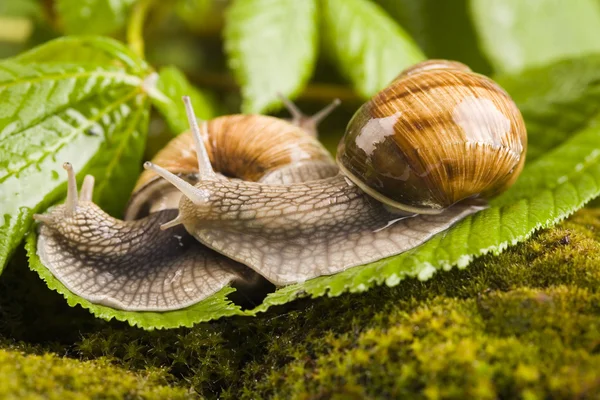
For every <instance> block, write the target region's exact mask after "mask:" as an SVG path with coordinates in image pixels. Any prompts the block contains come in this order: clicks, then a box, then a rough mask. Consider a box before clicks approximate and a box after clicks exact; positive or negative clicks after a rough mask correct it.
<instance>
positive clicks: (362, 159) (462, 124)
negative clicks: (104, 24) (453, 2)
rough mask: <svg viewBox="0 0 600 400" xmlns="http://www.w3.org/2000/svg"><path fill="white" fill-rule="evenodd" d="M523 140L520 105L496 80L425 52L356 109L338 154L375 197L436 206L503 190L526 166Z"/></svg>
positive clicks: (407, 205) (400, 204) (416, 208)
mask: <svg viewBox="0 0 600 400" xmlns="http://www.w3.org/2000/svg"><path fill="white" fill-rule="evenodd" d="M526 148H527V134H526V129H525V123H524V121H523V118H522V116H521V113H520V112H519V109H518V108H517V106H516V105H515V103H514V102H513V100H512V99H511V98H510V96H509V95H508V94H507V93H506V92H505V91H504V90H503V89H502V88H501V87H500V86H499V85H498V84H496V83H495V82H494V81H492V80H491V79H489V78H487V77H485V76H483V75H479V74H476V73H474V72H472V71H471V70H470V69H469V68H468V67H467V66H465V65H463V64H460V63H457V62H453V61H450V62H448V61H443V60H430V61H426V62H424V63H420V64H417V65H416V66H413V67H411V68H409V69H408V70H406V71H404V72H403V73H402V74H400V75H399V76H398V78H396V79H395V80H394V81H393V82H392V83H391V84H390V85H389V86H388V87H387V88H385V89H384V90H382V91H381V92H379V93H378V94H376V95H375V96H374V97H373V98H371V100H370V101H368V102H367V103H365V104H364V105H363V106H362V107H361V108H360V109H359V110H358V111H357V112H356V114H355V115H354V117H353V118H352V120H351V121H350V123H349V124H348V127H347V129H346V134H345V136H344V138H343V139H342V141H341V142H340V144H339V147H338V155H337V161H338V164H339V166H340V168H341V169H342V171H343V172H344V173H345V174H346V175H347V176H348V177H349V178H350V179H351V180H352V181H353V182H354V183H356V184H357V185H358V186H359V187H361V188H362V189H363V190H365V191H366V192H367V193H368V194H370V195H372V196H373V197H375V198H377V199H378V200H380V201H383V202H385V203H386V204H388V205H391V206H393V207H395V208H399V209H401V210H404V211H408V212H416V213H422V214H435V213H439V212H441V211H443V210H444V209H446V208H447V207H449V206H451V205H452V204H455V203H457V202H459V201H461V200H463V199H466V198H471V197H477V196H480V197H484V198H489V197H492V196H494V195H497V194H499V193H500V192H503V191H504V190H506V189H507V188H508V187H510V186H511V185H512V184H513V183H514V181H515V180H516V179H517V177H518V175H519V173H520V172H521V170H522V168H523V164H524V162H525V152H526Z"/></svg>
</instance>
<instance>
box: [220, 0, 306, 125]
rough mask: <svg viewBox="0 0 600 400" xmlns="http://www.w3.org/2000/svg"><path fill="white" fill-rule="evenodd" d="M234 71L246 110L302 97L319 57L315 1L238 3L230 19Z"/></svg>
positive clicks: (229, 43) (241, 0)
mask: <svg viewBox="0 0 600 400" xmlns="http://www.w3.org/2000/svg"><path fill="white" fill-rule="evenodd" d="M224 38H225V50H226V52H227V57H228V63H229V67H230V68H231V70H232V71H233V74H234V76H235V78H236V81H237V82H238V84H239V85H240V86H241V88H242V97H243V103H242V111H243V112H246V113H259V112H264V111H266V110H270V109H273V108H274V107H275V106H277V105H279V104H281V100H280V99H279V97H278V96H277V93H282V94H284V95H285V96H287V97H293V96H294V95H296V94H298V92H300V91H301V90H302V88H303V87H304V85H305V84H306V82H307V81H308V79H309V78H310V75H311V74H312V71H313V68H314V64H315V59H316V53H317V44H318V40H317V4H316V0H302V1H297V0H237V1H234V2H233V4H232V5H231V6H230V8H229V9H228V11H227V13H226V16H225V31H224Z"/></svg>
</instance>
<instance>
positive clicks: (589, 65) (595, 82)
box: [496, 55, 600, 161]
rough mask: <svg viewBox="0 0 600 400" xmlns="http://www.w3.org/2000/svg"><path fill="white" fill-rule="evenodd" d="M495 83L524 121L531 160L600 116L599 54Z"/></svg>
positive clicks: (533, 70)
mask: <svg viewBox="0 0 600 400" xmlns="http://www.w3.org/2000/svg"><path fill="white" fill-rule="evenodd" d="M496 81H497V82H498V83H499V84H500V85H501V86H502V87H503V88H504V89H506V90H507V91H508V93H510V95H511V97H512V98H513V100H515V102H516V103H517V105H518V107H519V109H520V110H521V113H522V114H523V117H524V118H525V121H526V123H527V135H528V138H529V146H528V149H527V159H528V160H529V161H533V160H535V159H537V158H538V157H540V156H542V155H544V154H545V153H546V152H547V151H548V150H550V149H552V148H554V147H556V146H557V145H559V144H560V143H562V142H563V141H564V140H565V139H566V138H567V137H568V136H570V135H571V134H572V133H574V132H576V131H578V130H581V129H582V128H583V127H585V125H587V124H588V123H589V120H590V118H592V117H593V116H594V115H596V114H598V113H600V55H594V56H587V57H581V58H576V59H570V60H564V61H560V62H557V63H554V64H552V65H549V66H547V67H539V68H532V69H529V70H527V71H524V72H523V73H519V74H510V75H501V76H498V77H496Z"/></svg>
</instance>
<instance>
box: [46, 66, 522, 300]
mask: <svg viewBox="0 0 600 400" xmlns="http://www.w3.org/2000/svg"><path fill="white" fill-rule="evenodd" d="M186 110H187V112H188V118H189V120H190V126H191V127H192V129H191V134H189V135H186V136H183V135H182V136H180V137H178V138H177V139H175V142H173V143H172V144H171V145H170V146H172V147H169V149H168V150H164V151H163V152H160V153H159V154H158V155H157V157H156V158H155V160H154V161H153V162H147V163H145V164H144V167H145V168H146V170H147V171H146V172H145V173H144V174H142V176H141V177H140V181H139V182H138V185H137V187H136V192H137V193H145V195H147V196H146V199H148V198H149V199H151V200H150V201H148V200H139V199H136V197H135V195H134V197H133V199H132V202H131V203H130V207H133V208H132V210H133V211H130V212H129V215H128V218H130V219H134V218H139V217H140V216H141V215H144V214H149V215H148V216H146V217H144V218H142V219H141V220H132V221H124V222H123V221H117V220H115V221H112V222H111V223H112V224H114V225H115V226H127V227H131V226H135V227H136V229H137V230H138V231H143V233H144V234H143V235H141V234H139V235H137V236H136V234H134V235H129V236H127V237H125V236H123V237H121V238H120V239H119V240H113V239H112V238H114V237H115V236H118V235H117V234H116V233H111V234H106V231H107V229H106V228H103V222H97V223H95V225H94V224H92V225H94V228H90V221H102V218H100V217H96V216H97V215H100V213H101V211H99V209H98V208H97V207H95V206H93V205H92V204H93V203H91V202H89V199H88V198H89V195H88V193H90V192H91V189H90V188H89V187H86V185H85V183H84V188H83V190H82V192H83V193H86V195H85V199H83V200H82V201H80V204H79V205H78V204H77V202H76V201H74V200H72V199H73V198H75V199H76V195H74V194H73V193H76V188H75V187H74V185H75V184H74V174H73V173H72V171H71V172H70V176H69V181H70V185H69V194H68V199H67V202H66V203H65V205H62V206H58V207H57V208H56V209H55V210H53V211H51V212H50V213H49V214H46V215H42V216H37V217H36V218H37V219H39V220H41V221H42V222H43V224H42V227H41V230H40V239H39V242H38V253H39V254H40V256H41V258H42V261H43V262H44V264H45V265H46V266H47V267H48V268H49V269H50V270H51V271H52V272H53V273H54V274H55V275H57V276H58V275H61V274H62V276H63V279H61V278H60V276H59V279H61V280H68V279H71V278H69V273H71V274H72V275H73V276H75V277H76V278H72V280H77V279H79V280H80V281H81V282H83V284H79V287H80V288H79V289H78V291H76V290H74V291H75V292H76V294H79V295H81V296H82V297H86V298H92V300H96V301H98V300H97V298H101V300H100V301H101V302H102V301H103V302H104V304H108V305H111V306H113V307H116V308H123V309H128V310H156V311H160V310H168V309H176V308H182V307H185V306H187V305H190V304H193V303H194V302H198V301H200V300H201V299H203V298H206V297H207V296H209V295H210V294H212V293H214V292H215V291H217V290H219V289H220V288H222V287H223V286H225V285H227V284H229V283H230V282H235V281H238V282H240V281H241V282H243V284H245V285H248V286H250V287H252V285H254V284H255V282H256V281H257V280H260V279H264V278H266V279H267V280H268V281H270V282H272V283H274V284H275V285H285V284H290V283H297V282H302V281H304V280H307V279H311V278H314V277H317V276H320V275H328V274H333V273H336V272H339V271H342V270H344V269H347V268H350V267H353V266H356V265H361V264H365V263H368V262H372V261H376V260H380V259H382V258H385V257H389V256H392V255H394V254H398V253H401V252H403V251H406V250H408V249H410V248H413V247H415V246H418V245H419V244H421V243H423V242H424V241H426V240H428V239H429V238H430V237H431V236H433V235H434V234H436V233H438V232H440V231H442V230H445V229H447V228H448V227H450V226H451V225H453V224H454V223H455V222H457V221H459V220H460V219H462V218H464V217H465V216H467V215H469V214H472V213H474V212H476V211H478V210H480V209H482V205H481V202H474V201H473V200H472V199H473V198H475V197H479V198H486V197H488V196H493V195H495V194H497V193H499V192H501V191H503V190H506V188H507V187H508V186H510V184H512V182H514V180H515V179H516V177H517V176H518V174H519V172H520V170H521V169H522V166H523V162H524V154H525V149H526V136H525V128H524V124H523V122H522V118H521V116H520V113H519V111H518V109H517V108H516V106H515V105H514V103H513V102H512V100H511V99H510V97H508V95H506V93H504V91H503V90H502V89H501V88H499V87H498V86H497V85H496V84H495V83H493V82H492V81H491V80H489V79H488V78H485V77H482V76H479V75H477V74H474V73H472V72H470V71H469V70H468V67H466V66H464V65H462V64H460V63H456V62H445V61H443V60H435V61H429V62H425V63H421V64H420V65H417V66H414V67H411V68H410V69H408V70H407V71H404V72H403V73H402V74H401V75H399V77H398V78H396V79H395V80H394V81H393V82H392V83H391V84H390V86H389V87H388V88H385V89H384V90H383V91H382V92H380V93H379V94H377V95H376V96H374V98H373V99H371V100H370V101H369V102H367V103H366V104H365V105H363V106H362V107H361V108H360V109H359V111H358V112H357V113H356V115H355V116H354V118H353V119H352V120H351V121H350V123H349V125H348V128H347V130H346V134H345V136H344V138H343V139H342V141H341V143H340V146H339V148H338V156H337V162H338V165H339V167H340V170H341V173H338V169H337V167H336V166H335V164H334V163H333V160H332V159H331V157H330V156H329V155H328V154H327V153H326V152H325V151H324V150H323V149H322V147H320V145H319V144H318V142H315V141H314V137H313V136H314V135H311V133H310V130H309V132H303V133H297V134H296V133H293V134H289V132H288V134H286V135H284V136H285V140H284V139H283V138H280V139H278V141H277V143H283V144H282V145H281V146H279V147H278V146H276V144H277V143H275V142H274V140H273V138H274V137H275V138H276V137H278V135H281V134H282V132H284V131H285V130H286V129H288V128H289V127H284V126H283V125H281V126H280V125H277V124H280V122H279V120H276V121H275V119H273V118H270V117H260V118H259V117H258V116H235V119H234V118H233V117H231V116H230V117H222V118H223V119H222V120H220V119H219V118H217V119H215V120H213V121H211V122H209V123H208V124H203V127H204V129H203V132H202V131H201V130H200V128H199V127H198V125H197V121H196V119H195V117H194V116H193V110H191V106H190V104H189V100H188V101H187V103H186ZM252 118H256V120H253V119H252ZM263 122H264V123H265V125H261V124H262V123H263ZM240 126H252V127H253V128H252V129H250V128H249V129H248V130H247V131H246V132H254V133H253V135H254V134H255V135H257V136H256V137H255V138H258V137H261V138H262V139H260V140H258V139H249V137H244V135H241V136H235V135H234V136H230V135H231V133H232V132H241V131H242V130H243V129H241V128H240ZM257 132H258V133H257ZM261 135H262V136H261ZM287 139H289V141H287V142H286V140H287ZM192 143H193V148H194V149H195V151H194V150H192V149H190V145H191V144H192ZM272 143H273V144H272ZM215 144H216V145H215ZM190 154H193V155H194V158H195V160H194V161H193V162H189V161H185V160H184V161H182V160H181V158H182V157H183V156H189V155H190ZM468 157H471V158H472V160H471V159H467V158H468ZM277 160H279V161H281V162H276V161H277ZM185 162H187V163H188V164H189V165H187V166H186V167H185V168H181V169H178V168H180V166H181V165H182V163H185ZM428 163H429V164H428ZM494 168H501V169H502V170H501V171H497V170H494ZM157 176H160V177H161V178H163V179H164V180H160V179H158V177H157ZM165 182H168V185H170V186H165ZM388 183H389V187H388ZM436 185H437V186H436ZM88 186H89V184H88ZM167 187H168V188H169V189H168V190H167V192H168V193H169V194H168V195H164V194H161V193H165V189H166V188H167ZM157 188H158V190H157ZM69 199H71V201H70V200H69ZM81 203H85V204H81ZM73 204H75V205H73ZM88 206H89V207H88ZM88 208H89V210H88ZM175 208H176V210H175ZM88 214H89V215H88ZM174 215H176V217H175V218H174V219H172V220H170V221H168V222H166V221H167V216H168V217H172V216H174ZM65 216H66V218H65ZM73 216H78V217H77V218H74V217H73ZM140 221H145V222H140ZM159 223H160V224H162V225H161V229H163V231H162V233H160V234H159V233H158V227H157V224H159ZM59 225H62V227H59ZM184 228H185V229H184ZM103 229H104V230H103ZM123 229H124V228H123ZM78 232H83V233H84V234H82V235H79V236H77V238H74V237H71V236H69V235H73V234H75V235H77V233H78ZM102 232H104V233H102ZM136 232H137V231H136ZM163 234H166V235H167V236H166V237H162V236H160V235H163ZM103 235H104V236H103ZM169 235H170V236H169ZM86 236H87V238H86ZM91 236H94V238H91ZM177 237H182V238H184V240H185V243H184V244H183V245H180V246H179V247H182V248H185V249H188V248H189V249H191V250H189V252H181V251H180V253H177V252H176V251H175V250H173V249H174V246H175V244H176V243H180V242H181V240H180V239H177ZM190 237H193V238H194V239H195V240H193V239H189V238H190ZM98 238H101V239H98ZM169 238H170V239H169ZM173 238H175V239H177V240H180V241H179V242H177V240H175V241H173ZM150 239H151V240H150ZM94 240H96V242H94ZM98 240H100V242H98ZM103 241H104V242H106V241H108V242H107V243H109V246H112V247H114V249H112V248H111V250H114V252H115V253H118V254H121V259H119V260H120V261H118V262H122V260H123V259H125V260H127V262H126V263H124V265H126V266H127V271H129V272H127V273H124V272H121V274H120V276H119V278H121V279H122V281H121V282H120V283H119V285H121V286H119V287H121V288H123V287H124V285H127V282H129V281H134V282H135V283H136V284H135V285H132V286H133V287H134V289H135V290H131V292H132V293H133V294H132V295H131V296H129V297H127V301H115V300H114V298H115V297H118V296H120V295H121V293H122V292H123V291H124V290H125V289H121V290H120V292H119V290H118V287H116V288H113V289H112V292H111V293H112V294H111V296H112V297H111V298H110V299H109V300H106V299H107V298H106V297H104V298H102V297H101V296H102V292H103V291H105V287H107V285H106V284H100V285H99V284H88V285H87V287H86V284H87V282H89V281H90V279H91V280H92V281H94V282H98V281H102V282H104V281H107V280H110V279H111V278H110V276H106V275H102V274H101V272H102V271H103V268H104V270H106V268H108V267H106V266H105V265H106V263H100V264H102V265H104V266H105V267H98V263H97V262H95V261H94V260H95V256H93V257H87V258H89V260H88V259H87V258H86V260H85V262H84V264H85V266H83V267H82V266H81V263H77V262H76V261H73V260H77V257H79V255H78V253H77V252H78V251H80V249H81V248H83V249H84V250H86V249H87V248H88V247H89V248H92V249H97V250H98V249H99V251H98V253H99V254H100V253H102V252H104V251H105V247H106V246H105V245H104V244H103V243H104V242H103ZM143 241H147V242H148V243H152V245H151V246H150V247H151V248H152V251H150V250H149V249H148V245H147V244H145V245H144V244H140V243H142V242H143ZM90 242H93V243H94V244H92V245H89V243H90ZM170 242H172V243H171V244H164V243H170ZM73 243H77V245H73ZM174 243H175V244H174ZM136 246H138V247H140V246H141V248H143V249H145V250H144V251H141V252H140V254H141V261H142V262H137V264H136V263H134V262H133V261H131V260H132V258H133V256H132V254H133V253H134V251H133V250H135V249H137V247H136ZM160 246H166V247H165V249H166V250H168V251H164V252H162V253H160V254H169V251H170V252H175V253H176V256H174V257H171V256H166V258H167V259H164V258H160V257H158V256H157V255H156V254H158V253H156V249H157V248H160ZM65 249H66V250H67V251H65ZM132 249H133V250H132ZM65 252H67V253H68V252H70V254H71V255H70V256H69V257H66V258H65V256H64V254H65ZM132 252H133V253H132ZM50 253H52V254H51V255H49V254H50ZM148 254H150V256H148ZM177 257H179V259H178V258H177ZM79 258H81V257H79ZM148 258H150V260H149V259H148ZM159 258H160V259H159ZM56 260H58V261H56ZM118 262H116V263H117V264H118ZM69 263H73V264H74V265H75V264H79V265H77V268H78V270H81V269H82V268H83V269H84V270H86V271H87V272H86V273H79V274H77V273H76V272H75V271H74V268H66V267H64V265H70V264H69ZM122 263H123V262H122ZM128 263H129V264H128ZM144 263H146V264H144ZM113 264H114V263H113ZM56 265H59V266H61V265H62V266H61V268H57V267H56ZM164 265H167V267H165V266H164ZM61 269H62V271H61ZM166 270H168V271H170V272H169V273H170V274H172V276H171V275H168V274H167V275H165V272H164V271H166ZM64 271H68V272H67V273H65V272H64ZM94 271H96V272H94ZM98 271H100V272H98ZM131 271H134V272H131ZM178 271H179V272H178ZM115 273H117V274H118V273H119V272H118V271H116V270H115V268H112V269H111V272H110V274H111V275H114V274H115ZM94 274H95V275H94ZM148 274H150V276H151V280H152V282H158V284H159V285H163V286H165V285H166V287H167V288H166V289H162V291H161V290H158V294H156V293H154V292H153V290H151V289H153V288H155V287H156V285H155V284H154V283H149V282H146V281H144V276H147V275H148ZM177 274H179V275H177ZM65 276H66V278H65ZM99 276H102V278H101V279H99V278H98V277H99ZM116 279H117V278H113V281H114V280H116ZM102 282H101V283H102ZM140 282H142V283H140ZM173 282H176V284H175V285H173ZM153 285H154V286H153ZM169 285H170V286H169ZM67 287H69V285H67ZM69 288H70V289H71V287H69ZM72 290H73V289H72ZM125 291H127V290H125ZM162 292H165V293H166V295H163V294H161V293H162ZM98 293H100V294H98ZM94 296H95V297H94ZM121 297H122V296H121ZM161 297H162V298H163V299H161ZM103 299H104V300H103ZM140 299H142V300H140ZM165 299H167V300H165Z"/></svg>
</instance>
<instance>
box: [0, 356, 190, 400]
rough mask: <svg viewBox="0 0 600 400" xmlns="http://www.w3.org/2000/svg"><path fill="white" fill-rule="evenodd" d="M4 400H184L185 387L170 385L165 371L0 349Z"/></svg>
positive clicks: (0, 376)
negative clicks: (134, 370) (135, 370)
mask: <svg viewBox="0 0 600 400" xmlns="http://www.w3.org/2000/svg"><path fill="white" fill-rule="evenodd" d="M0 382H2V384H1V385H0V398H3V399H8V398H31V399H37V398H39V399H48V398H49V399H82V398H90V399H93V398H103V399H121V398H144V399H166V398H169V399H183V398H187V397H188V395H187V392H186V391H185V390H184V389H183V388H172V387H170V386H168V385H167V381H166V378H165V373H164V371H160V370H152V371H150V370H149V371H146V372H145V373H143V374H133V373H131V372H128V371H125V370H123V369H122V368H116V367H114V366H111V365H110V364H109V363H107V362H106V361H104V360H96V361H94V362H89V361H88V362H81V361H76V360H71V359H68V358H60V357H57V356H56V355H52V354H44V355H25V354H22V353H21V352H19V351H14V350H13V351H8V350H0Z"/></svg>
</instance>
